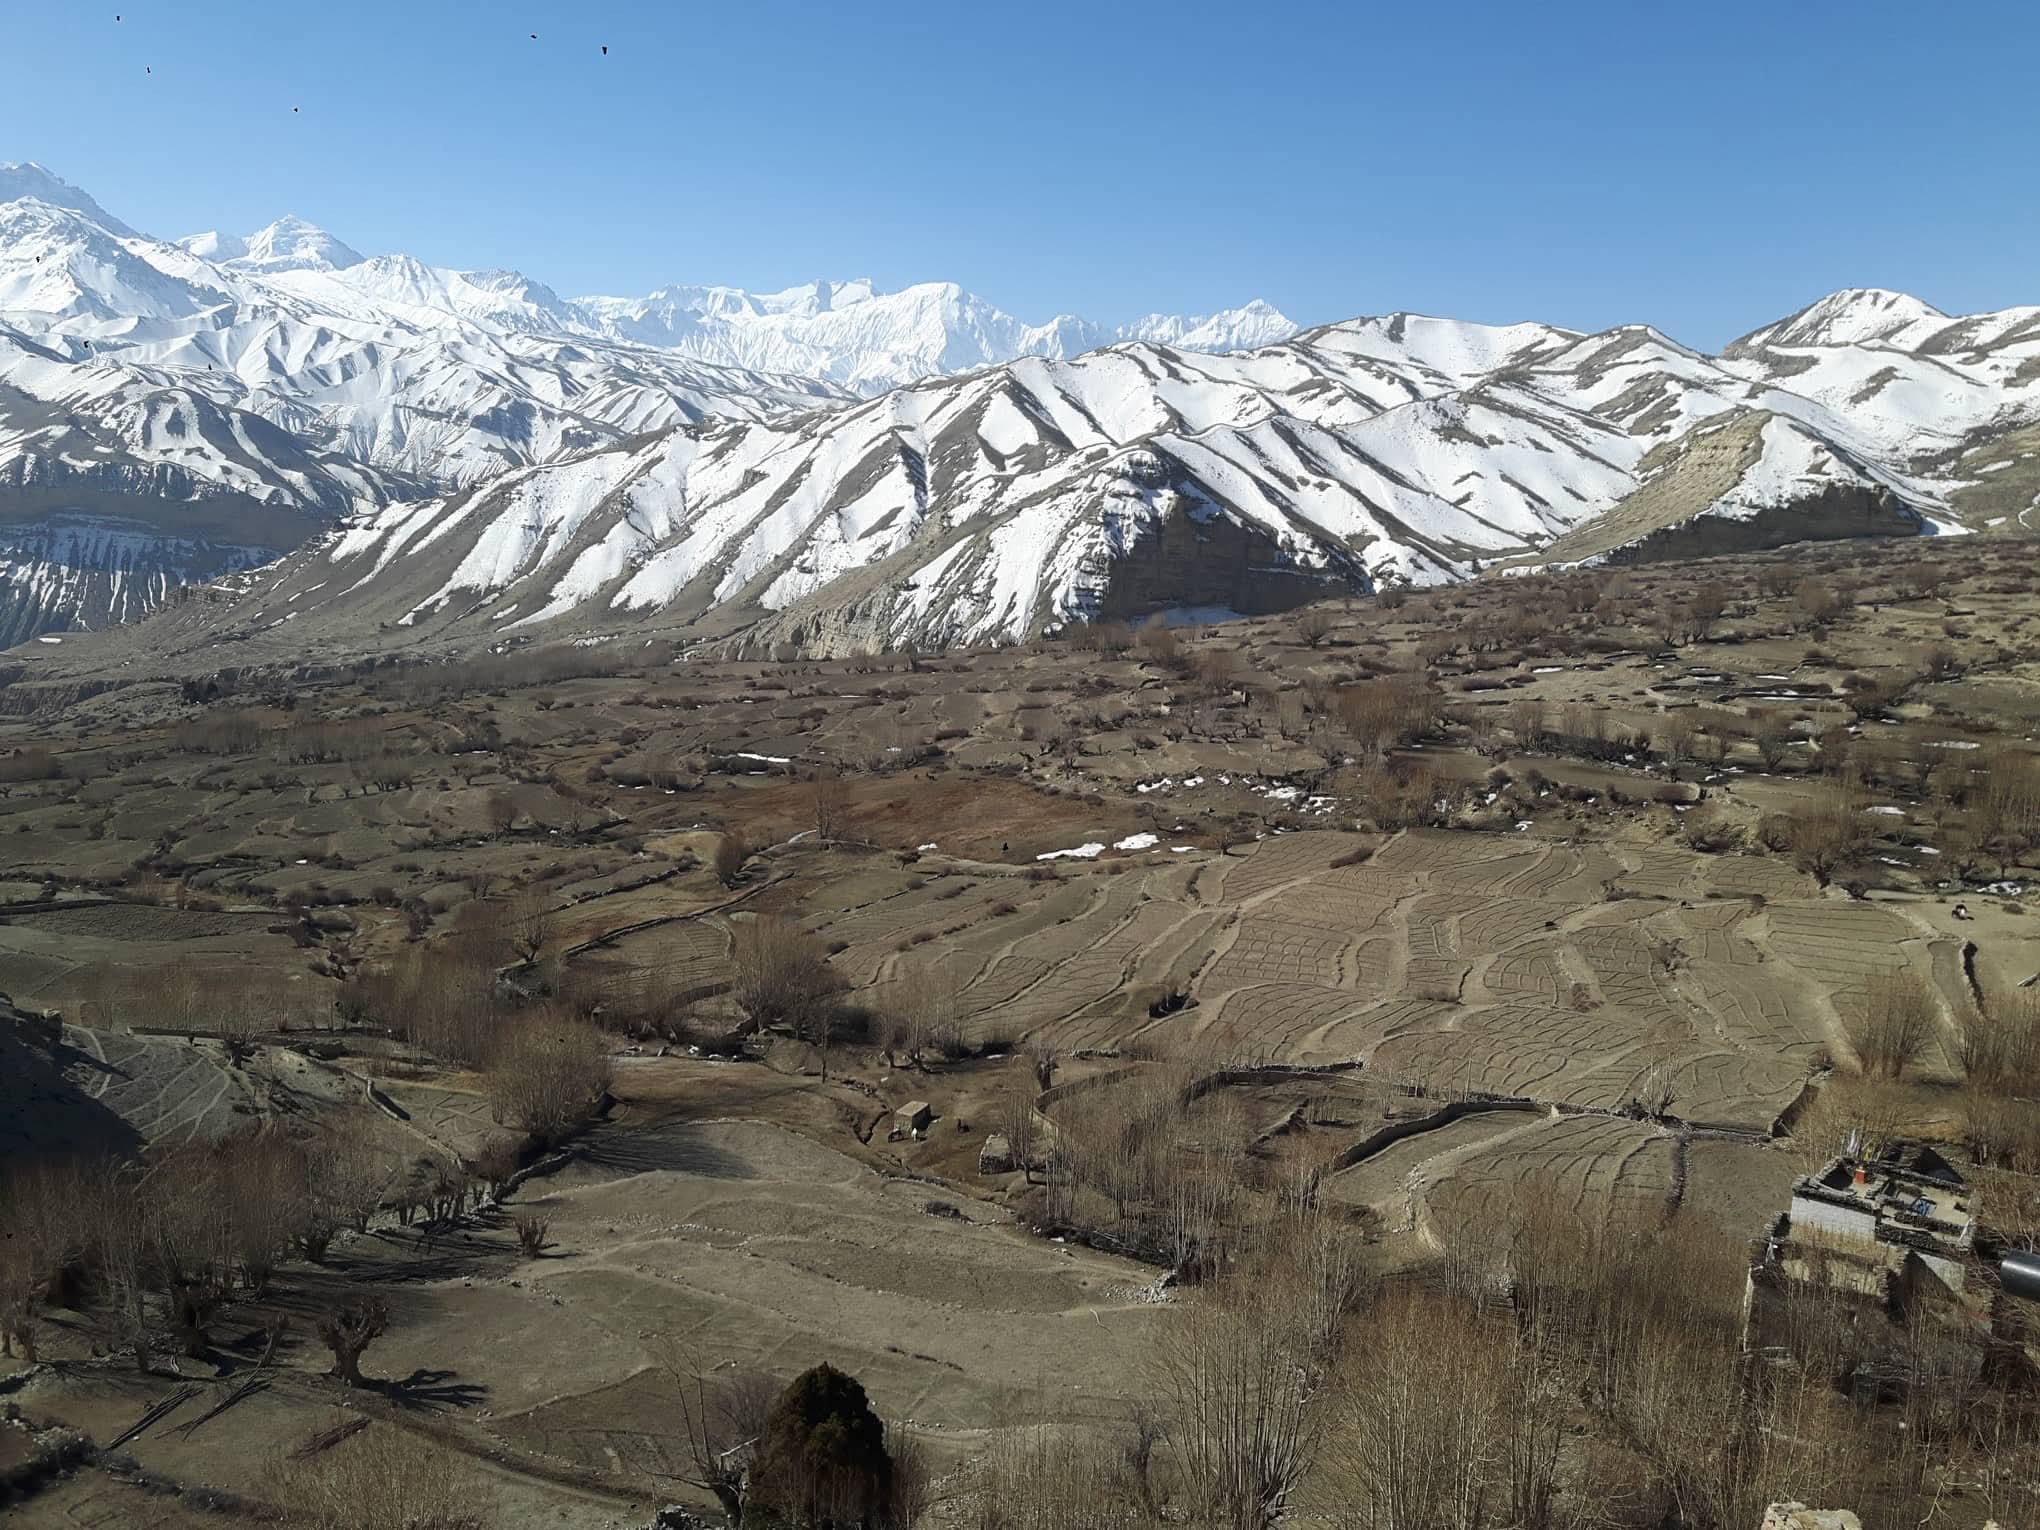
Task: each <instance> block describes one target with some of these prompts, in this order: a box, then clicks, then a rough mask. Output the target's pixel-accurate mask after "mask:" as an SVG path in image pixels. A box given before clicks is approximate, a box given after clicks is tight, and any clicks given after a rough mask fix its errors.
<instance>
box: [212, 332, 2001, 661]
mask: <svg viewBox="0 0 2040 1530" xmlns="http://www.w3.org/2000/svg"><path fill="white" fill-rule="evenodd" d="M1917 306H1919V307H1923V306H1924V305H1917ZM1899 308H1900V305H1897V304H1894V303H1892V302H1891V301H1890V295H1889V294H1884V293H1876V292H1855V293H1840V294H1836V295H1835V296H1834V297H1833V298H1830V299H1827V300H1824V301H1823V302H1822V303H1820V304H1816V305H1815V306H1814V308H1813V309H1809V310H1807V311H1806V312H1805V313H1803V314H1801V315H1796V316H1794V318H1792V319H1789V320H1786V321H1783V322H1782V323H1781V325H1778V326H1773V327H1772V331H1774V332H1775V337H1776V338H1775V339H1765V340H1758V339H1757V338H1756V337H1752V339H1751V340H1749V341H1746V342H1743V343H1741V344H1740V345H1739V346H1738V347H1737V348H1736V349H1735V354H1733V355H1728V356H1723V357H1710V356H1707V355H1704V354H1702V353H1700V352H1697V351H1694V350H1690V349H1688V348H1686V347H1684V346H1681V345H1679V344H1677V343H1676V342H1674V341H1672V340H1670V339H1668V338H1666V337H1665V336H1664V335H1662V334H1660V333H1658V332H1657V331H1655V330H1652V329H1649V328H1647V327H1644V326H1628V327H1624V328H1619V329H1615V330H1610V331H1607V332H1605V333H1600V334H1591V335H1588V334H1579V333H1576V332H1573V331H1569V330H1564V329H1558V328H1554V327H1551V326H1547V325H1539V324H1519V325H1512V326H1506V327H1495V326H1486V325H1477V324H1464V323H1457V322H1453V321H1448V320H1439V319H1432V318H1425V317H1421V316H1417V315H1408V314H1397V315H1391V316H1388V317H1385V318H1373V319H1361V320H1355V321H1353V322H1351V323H1346V324H1337V325H1332V326H1328V327H1326V328H1322V329H1317V330H1313V331H1310V332H1307V333H1305V334H1302V335H1299V336H1297V337H1296V338H1295V339H1293V340H1290V341H1287V342H1284V343H1281V344H1276V345H1271V346H1266V347H1263V348H1261V349H1258V350H1255V351H1252V352H1245V353H1238V354H1231V355H1210V354H1197V353H1192V352H1186V351H1181V350H1177V349H1174V348H1171V347H1165V346H1158V345H1152V344H1147V343H1143V342H1135V343H1129V344H1124V345H1119V346H1115V347H1112V348H1109V349H1106V350H1101V351H1095V352H1092V353H1090V354H1087V355H1084V356H1080V357H1078V358H1075V359H1073V360H1067V361H1065V360H1058V359H1050V358H1024V359H1022V360H1019V361H1015V362H1011V363H1008V364H1007V365H1005V366H1001V367H994V368H989V369H984V370H980V371H976V372H973V373H970V374H968V375H966V376H963V377H957V378H942V379H931V380H927V381H923V382H920V383H916V384H913V385H911V386H909V387H906V388H902V389H898V390H896V391H894V392H892V393H889V394H887V395H885V396H884V397H882V398H878V399H875V400H872V401H869V402H866V403H863V404H859V405H857V406H854V407H850V408H844V409H837V410H830V411H825V412H816V413H813V414H809V415H807V416H804V417H800V418H775V419H767V420H758V421H723V422H714V423H705V424H700V425H694V426H688V427H682V428H678V429H674V430H671V431H668V432H665V433H664V434H662V435H659V436H655V437H651V438H647V439H645V440H643V441H639V442H634V443H631V444H629V445H625V446H619V447H615V448H610V449H606V450H601V451H596V452H593V453H589V454H587V455H585V456H582V457H580V458H577V459H575V460H573V461H571V462H565V463H560V464H556V465H552V466H545V467H538V468H532V469H528V470H524V471H520V472H517V473H514V474H510V475H506V476H505V477H504V478H503V479H501V480H499V481H498V482H496V483H494V484H492V485H489V486H487V487H485V488H483V489H481V490H479V491H476V492H471V493H467V494H462V495H455V496H450V497H444V498H439V499H433V500H427V501H424V502H421V503H417V504H407V505H398V506H393V507H391V508H390V509H388V510H386V511H383V512H381V513H380V514H377V515H375V516H372V517H368V518H366V519H364V520H361V521H359V522H357V523H355V524H353V525H351V526H349V527H348V528H346V529H345V530H344V531H342V532H340V533H338V534H337V535H335V536H334V537H332V538H330V539H329V540H328V541H327V542H326V543H324V544H323V545H321V546H319V547H317V548H309V549H306V550H305V551H303V552H301V553H300V554H298V555H297V556H296V557H294V558H293V559H292V560H291V561H290V562H289V563H287V564H286V565H284V566H283V567H282V568H281V569H279V570H278V571H276V572H275V573H274V574H273V575H272V576H270V577H269V578H268V579H266V580H265V581H263V582H260V583H258V584H257V585H256V586H255V587H254V588H253V589H252V590H251V591H250V592H249V593H248V594H247V595H245V596H244V597H243V598H241V599H240V600H239V601H237V602H236V603H235V604H234V605H233V606H232V607H231V608H230V609H229V610H228V611H227V612H226V613H225V614H224V616H223V618H222V621H223V622H224V623H225V627H224V628H222V629H219V630H222V631H224V630H231V631H232V632H233V633H235V634H237V635H240V636H244V637H256V638H259V637H260V635H261V634H262V633H264V632H265V631H270V630H273V629H275V628H276V627H277V626H279V625H280V624H281V623H283V622H285V621H287V620H290V621H295V620H298V619H299V618H302V619H303V620H304V623H305V626H304V627H302V628H300V629H296V631H295V635H296V637H297V638H298V639H300V640H302V638H303V636H304V634H305V632H307V631H318V630H334V631H345V632H348V633H352V634H355V635H357V636H358V635H359V634H361V633H363V632H366V631H370V630H372V629H377V628H380V627H382V626H384V625H385V624H387V627H388V629H390V630H391V631H393V632H396V633H401V634H403V637H402V641H407V642H430V641H436V640H449V641H481V640H487V641H496V640H500V639H502V638H505V637H514V636H521V635H538V634H545V635H549V636H552V637H566V636H572V637H575V638H591V637H600V636H604V635H610V634H617V633H622V632H627V631H643V630H662V631H667V632H671V633H673V634H675V635H678V636H681V637H683V638H691V639H694V640H698V641H705V642H712V643H720V644H722V645H723V646H725V647H735V648H742V649H747V650H749V651H752V652H769V651H772V650H774V649H777V648H778V647H780V646H781V645H787V644H791V645H795V646H798V647H801V648H805V649H807V650H809V651H820V652H832V653H844V652H851V651H855V650H859V649H863V648H866V647H870V646H880V647H883V646H889V645H894V644H900V643H916V644H930V645H940V644H946V643H954V642H960V641H987V640H992V641H996V640H1001V639H1007V638H1015V637H1020V636H1023V635H1026V634H1029V633H1033V632H1037V631H1040V630H1043V629H1046V628H1053V627H1055V626H1057V625H1060V624H1062V623H1065V622H1068V621H1071V620H1077V619H1085V618H1091V617H1096V616H1099V615H1125V616H1139V615H1141V614H1143V613H1144V612H1146V611H1149V610H1153V609H1157V608H1162V607H1168V606H1174V605H1194V606H1218V607H1231V608H1233V609H1237V610H1242V611H1254V610H1267V609H1277V608H1280V607H1282V606H1285V605H1288V604H1293V603H1294V602H1295V601H1297V600H1298V599H1299V598H1303V597H1305V596H1307V595H1309V594H1310V593H1312V592H1314V591H1316V590H1320V589H1324V588H1328V587H1329V588H1359V589H1365V588H1368V587H1370V586H1373V585H1375V584H1378V583H1380V582H1383V581H1398V582H1406V583H1413V584H1428V583H1436V582H1441V581H1446V580H1451V579H1457V578H1463V577H1466V576H1468V575H1470V574H1472V573H1475V572H1477V571H1481V570H1483V569H1488V568H1493V567H1496V566H1498V565H1499V566H1512V565H1518V564H1527V563H1550V562H1568V561H1579V560H1588V559H1596V558H1605V557H1610V556H1614V557H1630V556H1638V555H1650V554H1657V555H1678V554H1680V553H1682V552H1695V553H1700V552H1713V551H1721V550H1727V549H1731V548H1734V547H1737V546H1765V545H1778V544H1781V543H1784V542H1788V541H1796V540H1801V539H1805V538H1809V537H1821V536H1845V535H1862V534H1894V533H1912V532H1918V531H1923V530H1924V531H1935V530H1948V531H1954V530H1961V529H1965V523H1966V522H1967V521H1968V520H1970V519H1971V517H1969V516H1968V514H1967V512H1966V511H1965V510H1964V509H1963V507H1962V505H1961V504H1960V503H1959V501H1960V499H1961V496H1962V495H1963V494H1964V493H1965V492H1967V490H1968V489H1969V488H1970V487H1972V483H1973V480H1972V477H1971V476H1970V475H1971V474H1972V473H1973V472H1974V471H1975V470H1974V469H1971V468H1968V467H1965V464H1966V463H1970V462H1974V461H1976V460H1978V456H1979V454H1985V455H1987V454H1989V453H1991V452H1997V451H2002V449H2003V443H2004V442H2005V441H2006V440H2007V439H2010V437H2009V436H2008V432H2011V431H2014V430H2017V429H2021V428H2024V427H2027V426H2030V425H2031V424H2032V423H2033V422H2035V421H2036V420H2040V332H2036V330H2035V328H2034V326H2033V324H2032V322H2031V318H2030V311H2015V312H2012V313H2007V314H1998V315H1980V316H1976V317H1973V318H1967V319H1950V318H1947V317H1946V316H1940V315H1936V316H1933V320H1934V322H1926V323H1920V321H1919V320H1918V319H1917V318H1915V319H1908V320H1907V323H1906V325H1905V326H1901V327H1892V326H1891V325H1890V324H1889V323H1888V319H1889V318H1890V316H1891V315H1893V314H1894V313H1895V312H1897V311H1899ZM1915 324H1919V328H1918V329H1917V330H1915V328H1914V327H1913V326H1914V325H1915ZM1823 326H1832V332H1833V333H1840V334H1854V335H1870V336H1871V337H1872V338H1869V339H1863V340H1852V341H1848V342H1840V343H1829V342H1827V341H1826V340H1824V339H1823V338H1822V335H1823V333H1824V332H1826V331H1824V329H1823ZM1763 333H1768V332H1760V334H1763ZM1956 333H1959V334H1960V335H1961V336H1963V337H1965V338H1964V339H1963V341H1962V345H1961V346H1959V347H1957V346H1953V345H1952V344H1951V343H1950V342H1948V340H1947V338H1946V337H1948V336H1950V335H1951V334H1956ZM1901 342H1903V343H1901ZM1907 344H1915V345H1916V346H1917V348H1916V349H1907V348H1906V345H1907ZM2033 455H2034V454H2033V453H2031V452H2028V453H2026V456H2027V457H2031V456H2033ZM2021 460H2023V459H2021ZM2021 471H2022V472H2024V471H2025V470H2024V469H2022V470H2021ZM2013 476H2014V475H2012V474H2010V473H2008V472H2006V473H1997V474H1994V475H1992V477H1993V481H2000V480H2003V479H2007V478H2010V477H2013ZM2034 476H2040V475H2035V474H2028V475H2027V477H2026V478H2025V480H2024V485H2025V486H2024V487H2022V488H2021V489H2020V490H2019V492H2021V493H2023V494H2025V495H2027V496H2028V497H2029V499H2030V500H2031V502H2032V505H2033V506H2035V507H2040V493H2036V488H2040V485H2035V484H2033V483H2032V478H2033V477H2034ZM214 635H217V634H216V633H215V634H214Z"/></svg>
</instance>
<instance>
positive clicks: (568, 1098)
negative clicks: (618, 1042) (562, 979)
mask: <svg viewBox="0 0 2040 1530" xmlns="http://www.w3.org/2000/svg"><path fill="white" fill-rule="evenodd" d="M611 1073H612V1067H611V1063H610V1059H609V1043H608V1040H607V1039H606V1038H605V1037H604V1036H603V1035H602V1033H601V1032H600V1031H598V1030H596V1029H595V1028H594V1027H593V1026H591V1025H588V1024H585V1023H584V1022H582V1021H580V1020H576V1019H573V1018H571V1017H570V1016H568V1015H566V1014H565V1013H551V1014H535V1015H530V1016H527V1017H525V1018H523V1019H521V1020H519V1021H517V1022H516V1023H514V1024H513V1025H511V1027H510V1029H509V1031H508V1033H507V1034H506V1036H505V1037H504V1040H503V1043H502V1046H501V1047H500V1049H499V1050H498V1053H497V1056H496V1060H495V1062H494V1064H493V1065H492V1066H491V1067H490V1069H489V1077H488V1086H489V1100H490V1103H491V1105H492V1106H493V1107H494V1109H495V1113H496V1119H497V1120H499V1121H503V1122H506V1123H508V1124H510V1125H513V1126H516V1127H518V1128H520V1129H521V1130H523V1131H526V1132H528V1133H530V1134H531V1136H532V1137H534V1138H536V1139H537V1140H538V1141H539V1142H541V1143H545V1144H547V1145H550V1144H553V1143H557V1142H561V1141H564V1140H565V1139H566V1138H567V1137H568V1136H569V1135H571V1134H572V1133H573V1132H574V1131H575V1129H577V1128H578V1127H580V1126H581V1125H582V1124H583V1123H584V1122H586V1121H587V1120H588V1119H589V1118H590V1117H591V1116H592V1115H594V1113H595V1112H596V1111H597V1110H598V1109H600V1108H601V1104H602V1100H603V1097H604V1096H605V1095H606V1094H607V1093H608V1092H609V1084H610V1079H611Z"/></svg>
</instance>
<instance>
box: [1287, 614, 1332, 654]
mask: <svg viewBox="0 0 2040 1530" xmlns="http://www.w3.org/2000/svg"><path fill="white" fill-rule="evenodd" d="M1331 635H1332V613H1331V612H1330V611H1329V610H1327V609H1326V608H1325V607H1323V606H1305V607H1304V608H1303V609H1302V610H1301V611H1299V612H1298V613H1297V615H1296V636H1297V639H1298V641H1300V642H1301V643H1302V644H1303V645H1304V647H1306V648H1316V647H1318V646H1319V645H1320V644H1322V643H1323V642H1324V640H1325V639H1326V638H1328V637H1330V636H1331Z"/></svg>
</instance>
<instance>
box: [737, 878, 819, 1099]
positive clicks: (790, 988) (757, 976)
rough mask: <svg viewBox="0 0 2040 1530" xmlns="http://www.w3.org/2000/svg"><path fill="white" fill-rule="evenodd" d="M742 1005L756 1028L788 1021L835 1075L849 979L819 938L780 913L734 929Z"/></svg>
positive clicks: (766, 915) (738, 1000) (741, 924)
mask: <svg viewBox="0 0 2040 1530" xmlns="http://www.w3.org/2000/svg"><path fill="white" fill-rule="evenodd" d="M732 933H733V937H734V944H733V952H732V960H733V967H734V971H733V976H734V978H735V985H734V987H735V992H736V997H737V1002H738V1003H739V1004H741V1005H743V1006H744V1012H745V1013H746V1014H747V1015H749V1016H750V1017H751V1021H752V1023H753V1024H755V1025H770V1024H774V1023H783V1024H785V1025H786V1026H788V1027H789V1028H790V1029H791V1030H792V1031H793V1033H794V1035H795V1036H797V1037H799V1038H800V1039H801V1040H803V1041H807V1042H809V1043H811V1044H812V1045H813V1046H814V1047H815V1048H816V1049H817V1050H818V1051H819V1052H820V1054H821V1062H822V1076H823V1077H824V1078H827V1077H828V1074H829V1040H830V1034H831V1032H832V1030H833V1028H834V1021H835V1014H836V999H837V995H839V994H840V993H842V991H843V987H844V984H843V979H842V977H841V975H840V974H838V973H837V971H836V970H835V968H833V967H831V966H830V965H829V956H828V953H827V952H826V951H824V950H823V949H822V946H821V942H820V941H818V940H816V939H815V937H814V935H813V934H811V933H810V932H809V931H807V930H805V929H803V928H802V927H801V926H800V925H798V924H795V923H794V922H793V921H792V920H789V919H785V918H782V917H780V916H779V915H777V914H760V915H758V916H757V917H755V918H752V919H746V920H743V921H741V922H739V923H737V924H736V925H735V926H734V927H733V932H732Z"/></svg>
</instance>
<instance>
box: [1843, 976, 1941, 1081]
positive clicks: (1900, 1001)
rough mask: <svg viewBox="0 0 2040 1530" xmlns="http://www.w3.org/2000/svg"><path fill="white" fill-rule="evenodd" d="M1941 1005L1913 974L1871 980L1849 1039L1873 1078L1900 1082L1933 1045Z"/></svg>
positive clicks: (1877, 977) (1876, 977)
mask: <svg viewBox="0 0 2040 1530" xmlns="http://www.w3.org/2000/svg"><path fill="white" fill-rule="evenodd" d="M1938 1018H1939V1006H1938V1005H1936V1003H1935V1002H1934V995H1933V992H1932V991H1931V990H1930V989H1929V988H1928V987H1927V985H1926V984H1925V983H1924V982H1922V981H1921V980H1920V979H1919V978H1918V977H1917V976H1915V975H1914V974H1913V973H1911V972H1909V971H1906V970H1904V969H1900V970H1899V971H1896V972H1881V973H1877V974H1875V975H1874V976H1872V977H1871V979H1870V981H1869V984H1868V986H1867V987H1866V989H1865V990H1864V994H1863V1002H1862V1009H1861V1010H1860V1012H1859V1013H1858V1016H1857V1019H1856V1022H1855V1024H1854V1026H1853V1027H1852V1028H1851V1029H1852V1036H1851V1039H1852V1040H1853V1041H1854V1042H1855V1045H1856V1052H1857V1055H1858V1056H1859V1057H1861V1058H1862V1060H1863V1071H1864V1072H1865V1073H1868V1074H1870V1075H1872V1076H1873V1077H1882V1078H1898V1077H1900V1076H1902V1075H1903V1074H1904V1073H1905V1071H1906V1069H1908V1068H1910V1067H1912V1066H1913V1065H1914V1064H1915V1063H1917V1062H1918V1061H1919V1060H1920V1058H1921V1057H1923V1056H1924V1055H1925V1054H1926V1052H1927V1050H1928V1048H1930V1047H1931V1046H1932V1045H1933V1041H1934V1030H1935V1026H1936V1024H1937V1022H1938Z"/></svg>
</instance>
